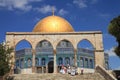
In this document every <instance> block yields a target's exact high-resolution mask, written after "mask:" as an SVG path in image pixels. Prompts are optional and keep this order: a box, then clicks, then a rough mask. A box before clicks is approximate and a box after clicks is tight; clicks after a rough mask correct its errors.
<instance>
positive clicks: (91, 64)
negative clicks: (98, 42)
mask: <svg viewBox="0 0 120 80" xmlns="http://www.w3.org/2000/svg"><path fill="white" fill-rule="evenodd" d="M90 68H93V60H92V59H90Z"/></svg>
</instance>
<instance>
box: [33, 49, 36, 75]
mask: <svg viewBox="0 0 120 80" xmlns="http://www.w3.org/2000/svg"><path fill="white" fill-rule="evenodd" d="M35 54H36V51H35V50H34V49H32V55H33V56H32V73H35Z"/></svg>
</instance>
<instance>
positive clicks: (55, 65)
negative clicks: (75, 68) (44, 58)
mask: <svg viewBox="0 0 120 80" xmlns="http://www.w3.org/2000/svg"><path fill="white" fill-rule="evenodd" d="M53 53H54V73H57V63H56V50H54V52H53Z"/></svg>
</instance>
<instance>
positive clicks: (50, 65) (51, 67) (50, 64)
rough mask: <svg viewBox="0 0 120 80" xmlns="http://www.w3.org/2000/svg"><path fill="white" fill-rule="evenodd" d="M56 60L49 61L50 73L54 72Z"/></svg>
mask: <svg viewBox="0 0 120 80" xmlns="http://www.w3.org/2000/svg"><path fill="white" fill-rule="evenodd" d="M53 65H54V62H53V61H49V63H48V73H53V70H54V66H53Z"/></svg>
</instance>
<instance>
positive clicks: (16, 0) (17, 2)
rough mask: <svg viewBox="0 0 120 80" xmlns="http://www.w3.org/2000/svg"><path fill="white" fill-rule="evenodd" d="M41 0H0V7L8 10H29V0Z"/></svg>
mask: <svg viewBox="0 0 120 80" xmlns="http://www.w3.org/2000/svg"><path fill="white" fill-rule="evenodd" d="M40 1H42V0H0V8H6V9H8V10H14V9H18V10H23V11H29V10H31V9H32V5H30V3H31V2H40Z"/></svg>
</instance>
